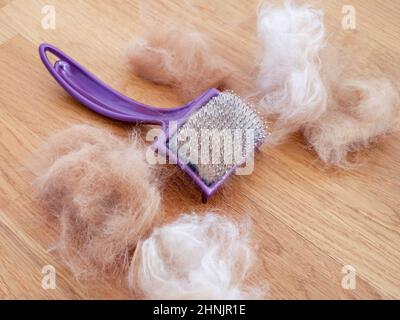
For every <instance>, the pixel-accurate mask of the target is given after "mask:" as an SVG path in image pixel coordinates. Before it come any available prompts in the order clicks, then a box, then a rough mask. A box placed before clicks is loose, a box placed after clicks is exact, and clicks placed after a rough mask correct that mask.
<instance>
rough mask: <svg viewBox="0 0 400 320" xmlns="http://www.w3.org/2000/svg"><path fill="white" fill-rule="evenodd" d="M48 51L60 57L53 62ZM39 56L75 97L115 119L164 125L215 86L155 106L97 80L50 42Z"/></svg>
mask: <svg viewBox="0 0 400 320" xmlns="http://www.w3.org/2000/svg"><path fill="white" fill-rule="evenodd" d="M48 53H51V54H53V55H54V56H56V57H57V58H58V59H59V60H58V61H56V62H55V64H52V63H51V61H50V60H49V58H48ZM39 54H40V58H41V59H42V61H43V63H44V65H45V66H46V68H47V70H48V71H49V72H50V74H51V75H52V76H53V77H54V79H56V80H57V82H58V83H59V84H60V85H61V86H62V87H63V88H64V89H65V90H66V91H67V92H68V93H69V94H70V95H71V96H73V97H74V98H75V99H76V100H78V101H79V102H80V103H82V104H83V105H84V106H86V107H88V108H89V109H91V110H93V111H95V112H97V113H99V114H101V115H103V116H106V117H108V118H112V119H115V120H119V121H123V122H131V123H132V122H135V123H146V124H159V125H162V126H163V127H164V128H165V127H166V126H167V125H168V122H169V121H174V120H175V121H179V122H180V121H182V120H183V119H186V118H188V117H189V116H190V115H191V114H192V113H193V112H194V111H195V110H194V109H196V110H197V109H199V108H201V106H203V105H204V104H205V103H206V102H207V101H208V100H210V99H211V98H212V97H213V96H216V95H218V94H219V91H218V90H217V89H209V90H207V91H206V92H205V93H204V94H202V95H201V96H200V97H198V98H197V99H195V100H194V101H192V102H190V103H188V104H186V105H184V106H182V107H179V108H155V107H152V106H148V105H145V104H142V103H140V102H138V101H135V100H132V99H130V98H128V97H126V96H124V95H122V94H121V93H119V92H117V91H115V90H114V89H112V88H111V87H110V86H108V85H107V84H105V83H104V82H102V81H101V80H99V79H98V78H97V77H96V76H94V75H93V74H91V73H90V72H89V71H87V70H86V69H85V68H83V67H82V66H81V65H79V64H78V63H77V62H76V61H75V60H73V59H72V58H71V57H69V56H67V55H66V54H65V53H64V52H62V51H61V50H59V49H58V48H56V47H54V46H52V45H50V44H46V43H44V44H41V45H40V47H39Z"/></svg>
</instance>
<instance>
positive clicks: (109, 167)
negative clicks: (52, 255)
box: [35, 125, 160, 277]
mask: <svg viewBox="0 0 400 320" xmlns="http://www.w3.org/2000/svg"><path fill="white" fill-rule="evenodd" d="M39 154H40V157H41V159H42V160H43V162H42V172H41V173H40V174H39V175H38V177H37V179H36V183H35V186H36V192H37V196H38V198H39V199H40V201H41V202H42V203H43V204H44V205H45V207H46V208H47V209H48V210H49V211H50V213H52V214H54V215H56V216H57V217H58V218H59V224H60V239H59V243H58V245H57V246H56V249H57V251H58V252H59V254H60V255H61V257H62V258H63V259H64V261H65V262H66V264H67V265H68V266H69V267H70V268H71V270H72V271H73V272H74V274H75V275H76V276H77V277H88V276H92V275H97V274H104V275H107V274H114V275H116V274H121V273H123V272H125V271H126V270H127V267H128V265H129V262H130V256H131V254H132V251H133V250H134V249H135V247H136V244H137V242H138V241H139V239H140V238H142V237H143V236H145V235H146V234H147V233H148V232H149V231H150V229H151V228H152V226H153V224H154V222H155V221H156V219H157V216H158V215H159V214H160V193H159V190H158V188H157V186H156V184H155V183H154V179H153V175H152V171H151V168H150V167H149V165H148V164H147V163H146V160H145V156H144V150H143V149H142V147H141V146H140V144H139V142H138V140H137V139H136V138H135V137H132V139H131V141H130V143H126V142H124V141H123V140H122V139H119V138H117V137H115V136H113V135H111V134H110V133H108V132H106V131H104V130H101V129H96V128H93V127H90V126H87V125H78V126H73V127H71V128H70V129H67V130H65V131H62V132H60V133H58V134H56V135H55V136H53V137H51V138H50V139H49V140H48V142H47V143H46V144H45V145H44V147H43V148H42V149H41V150H40V151H39Z"/></svg>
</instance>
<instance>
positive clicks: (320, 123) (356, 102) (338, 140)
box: [304, 79, 400, 168]
mask: <svg viewBox="0 0 400 320" xmlns="http://www.w3.org/2000/svg"><path fill="white" fill-rule="evenodd" d="M338 90H339V92H338V93H337V95H338V99H339V101H338V102H337V104H336V105H333V106H331V108H330V109H329V110H328V111H327V112H326V113H325V114H324V115H322V116H321V117H320V118H319V119H318V120H317V121H316V122H313V123H311V124H308V125H307V126H306V129H305V131H304V135H305V137H306V139H307V140H308V142H309V143H310V144H311V146H312V147H313V148H314V150H315V151H316V152H317V154H318V156H319V157H320V159H321V160H322V161H324V162H326V163H329V164H332V165H336V166H340V167H344V168H347V167H350V166H351V163H350V162H349V160H348V155H349V154H350V153H351V152H355V151H359V150H361V149H363V148H366V147H368V146H369V145H370V144H371V142H374V140H375V139H376V138H378V137H379V136H382V135H384V134H386V133H390V132H391V131H393V130H394V129H396V128H398V126H399V120H400V96H399V93H398V90H397V89H396V88H395V87H394V85H393V84H392V83H391V82H390V81H389V80H387V79H373V80H349V81H347V82H345V83H344V84H343V85H342V86H340V87H339V89H338Z"/></svg>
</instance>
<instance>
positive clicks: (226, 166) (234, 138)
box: [168, 91, 267, 185]
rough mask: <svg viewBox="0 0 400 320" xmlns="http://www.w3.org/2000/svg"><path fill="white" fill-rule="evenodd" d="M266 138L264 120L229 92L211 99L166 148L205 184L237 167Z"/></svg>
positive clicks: (211, 182)
mask: <svg viewBox="0 0 400 320" xmlns="http://www.w3.org/2000/svg"><path fill="white" fill-rule="evenodd" d="M266 136H267V130H266V126H265V123H264V121H263V119H262V118H261V117H260V115H259V114H258V113H257V112H256V111H255V110H254V108H253V107H252V106H251V105H249V104H247V103H245V102H244V101H243V100H242V99H241V98H240V97H239V96H238V95H236V94H235V93H233V92H231V91H224V92H222V93H221V94H219V95H217V96H215V97H214V98H212V99H211V100H210V101H209V102H208V103H207V104H206V105H205V106H203V107H202V108H201V109H200V110H199V111H198V112H197V113H195V114H194V115H192V116H191V117H190V118H189V119H188V121H187V122H186V123H185V124H184V125H183V126H182V127H180V128H179V129H178V130H177V131H176V133H175V134H174V135H173V136H172V137H171V138H170V139H169V141H168V146H169V148H170V150H171V151H173V152H175V153H177V155H178V158H179V159H180V161H182V162H184V163H186V164H188V165H189V166H190V167H191V168H192V169H193V170H194V171H195V172H196V173H197V174H198V175H199V176H200V178H201V179H202V180H203V181H204V182H205V183H206V184H207V185H212V184H213V183H215V182H217V181H219V180H220V179H221V178H222V177H223V176H224V175H225V174H226V173H227V172H228V171H229V170H230V169H232V167H234V166H236V165H240V164H242V163H244V162H245V161H246V159H248V157H249V156H251V155H252V154H253V152H254V149H255V147H256V146H258V145H260V144H261V143H262V142H263V141H264V139H265V138H266Z"/></svg>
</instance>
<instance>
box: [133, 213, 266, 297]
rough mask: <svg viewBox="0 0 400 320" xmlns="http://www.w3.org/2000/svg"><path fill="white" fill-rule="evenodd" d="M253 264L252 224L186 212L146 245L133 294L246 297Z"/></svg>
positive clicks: (136, 262) (138, 258)
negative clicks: (249, 273) (247, 281)
mask: <svg viewBox="0 0 400 320" xmlns="http://www.w3.org/2000/svg"><path fill="white" fill-rule="evenodd" d="M252 264H253V253H252V250H251V246H250V243H249V235H248V226H246V227H244V228H241V227H240V226H239V225H238V224H236V223H235V222H233V221H232V220H230V219H228V218H226V217H224V216H220V215H217V214H212V213H208V214H204V215H197V214H191V215H189V214H184V215H182V216H181V217H179V218H178V219H177V220H176V221H174V222H172V223H170V224H167V225H164V226H162V227H160V228H158V229H156V230H154V232H153V233H152V234H151V236H150V237H149V238H147V239H146V240H144V241H142V242H141V243H140V244H139V245H138V248H137V250H136V252H135V255H134V258H133V260H132V264H131V268H130V270H129V274H128V283H129V286H130V288H131V289H132V290H133V292H134V293H135V294H136V295H137V296H139V297H142V298H146V299H246V298H257V297H259V296H260V291H258V290H255V289H249V288H246V286H245V285H244V280H245V278H246V276H247V274H248V271H249V270H250V268H251V267H252Z"/></svg>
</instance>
